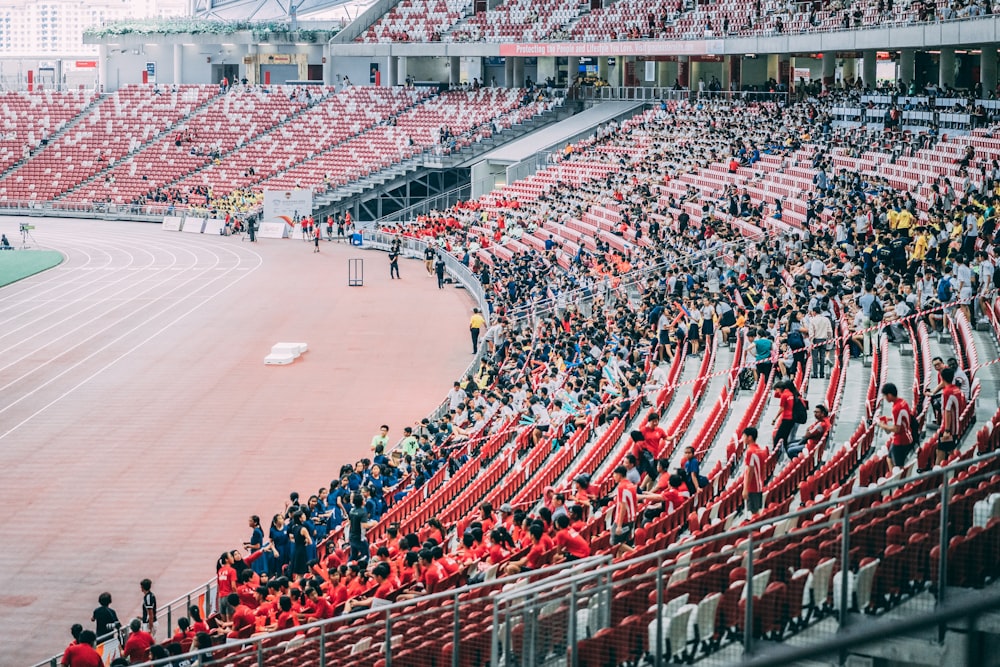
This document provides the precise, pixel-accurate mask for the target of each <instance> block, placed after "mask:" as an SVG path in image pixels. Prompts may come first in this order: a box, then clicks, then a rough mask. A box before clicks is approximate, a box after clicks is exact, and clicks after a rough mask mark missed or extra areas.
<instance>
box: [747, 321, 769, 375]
mask: <svg viewBox="0 0 1000 667" xmlns="http://www.w3.org/2000/svg"><path fill="white" fill-rule="evenodd" d="M747 342H749V343H750V346H749V349H750V351H751V353H752V354H753V356H754V362H755V364H756V372H757V381H758V382H760V380H761V379H764V380H766V379H767V378H768V377H769V376H770V375H771V348H772V347H773V346H774V342H773V341H772V340H771V339H770V338H768V336H767V330H765V329H758V330H757V331H753V330H752V329H751V330H750V331H748V332H747Z"/></svg>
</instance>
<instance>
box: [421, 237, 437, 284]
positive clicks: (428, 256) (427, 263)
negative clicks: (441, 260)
mask: <svg viewBox="0 0 1000 667" xmlns="http://www.w3.org/2000/svg"><path fill="white" fill-rule="evenodd" d="M436 254H437V253H435V252H434V246H432V245H430V244H428V245H427V247H426V248H424V267H426V268H427V275H429V276H433V275H434V256H435V255H436Z"/></svg>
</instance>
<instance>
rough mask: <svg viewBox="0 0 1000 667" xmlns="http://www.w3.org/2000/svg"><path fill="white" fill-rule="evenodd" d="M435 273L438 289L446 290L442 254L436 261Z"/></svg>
mask: <svg viewBox="0 0 1000 667" xmlns="http://www.w3.org/2000/svg"><path fill="white" fill-rule="evenodd" d="M434 272H435V273H436V274H437V279H438V289H444V257H442V256H441V253H438V255H437V259H436V260H435V261H434Z"/></svg>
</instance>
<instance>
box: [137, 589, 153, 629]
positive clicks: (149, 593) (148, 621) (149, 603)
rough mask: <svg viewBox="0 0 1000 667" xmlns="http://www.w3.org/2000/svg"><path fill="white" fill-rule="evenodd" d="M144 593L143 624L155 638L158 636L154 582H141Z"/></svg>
mask: <svg viewBox="0 0 1000 667" xmlns="http://www.w3.org/2000/svg"><path fill="white" fill-rule="evenodd" d="M139 589H140V590H141V591H142V624H143V626H145V628H146V632H148V633H149V634H150V635H152V636H153V637H155V636H156V596H155V595H153V582H152V581H150V580H149V579H143V580H142V581H140V582H139Z"/></svg>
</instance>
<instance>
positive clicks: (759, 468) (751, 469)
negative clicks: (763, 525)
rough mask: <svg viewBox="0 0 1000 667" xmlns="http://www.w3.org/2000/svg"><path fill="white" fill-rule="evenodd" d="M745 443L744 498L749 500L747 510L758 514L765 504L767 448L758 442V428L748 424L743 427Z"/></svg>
mask: <svg viewBox="0 0 1000 667" xmlns="http://www.w3.org/2000/svg"><path fill="white" fill-rule="evenodd" d="M743 444H744V445H745V446H746V448H747V450H746V456H745V457H744V459H743V499H744V500H746V501H747V512H748V513H749V514H751V515H753V514H756V513H757V512H759V511H760V510H761V508H762V507H763V505H764V464H765V463H766V462H767V450H765V449H764V448H763V447H761V446H760V445H759V444H757V429H755V428H754V427H753V426H747V427H746V428H745V429H743Z"/></svg>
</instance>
